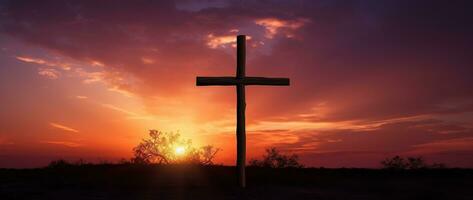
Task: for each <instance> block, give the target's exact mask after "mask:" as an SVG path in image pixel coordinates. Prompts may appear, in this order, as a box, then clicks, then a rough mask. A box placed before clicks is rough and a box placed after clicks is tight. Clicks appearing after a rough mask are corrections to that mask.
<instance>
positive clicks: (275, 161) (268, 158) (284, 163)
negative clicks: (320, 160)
mask: <svg viewBox="0 0 473 200" xmlns="http://www.w3.org/2000/svg"><path fill="white" fill-rule="evenodd" d="M249 163H250V166H255V167H269V168H302V167H304V166H303V165H302V164H300V163H299V157H298V156H297V155H296V154H292V155H284V154H281V153H280V152H279V151H278V150H277V149H276V148H274V147H272V148H268V149H266V154H265V155H263V159H262V160H257V159H252V160H250V162H249Z"/></svg>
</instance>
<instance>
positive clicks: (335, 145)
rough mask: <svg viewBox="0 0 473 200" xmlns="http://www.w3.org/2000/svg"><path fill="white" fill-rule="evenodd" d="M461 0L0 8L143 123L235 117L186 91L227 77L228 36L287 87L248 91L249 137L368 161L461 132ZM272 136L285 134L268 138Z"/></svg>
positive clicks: (230, 95)
mask: <svg viewBox="0 0 473 200" xmlns="http://www.w3.org/2000/svg"><path fill="white" fill-rule="evenodd" d="M181 3H182V2H181ZM268 4H271V6H270V7H268V6H267V5H268ZM471 4H472V3H471V1H457V2H456V3H452V4H450V3H445V2H442V1H429V3H428V4H426V3H425V2H423V1H356V0H355V1H349V2H344V3H340V2H338V1H297V2H296V1H264V2H259V1H247V2H245V3H241V2H237V1H229V2H226V3H224V4H221V5H220V4H219V6H210V7H204V8H201V7H199V8H198V9H185V10H183V9H182V8H180V7H179V5H181V6H182V4H179V3H177V5H176V3H175V2H172V1H154V2H149V1H134V2H133V3H130V2H125V1H123V2H117V3H114V4H109V3H106V2H100V3H97V2H91V1H70V2H69V1H67V2H56V1H41V2H39V1H22V0H18V1H11V2H9V3H8V4H7V5H6V6H4V10H5V12H2V13H4V15H3V17H2V19H1V20H0V24H1V25H0V26H1V31H2V33H4V34H9V35H11V36H12V37H14V38H18V39H20V40H22V41H25V42H26V43H27V44H29V45H32V46H39V47H42V48H44V49H48V50H50V51H51V52H56V53H58V54H59V55H60V56H61V57H63V58H71V59H73V60H75V61H77V62H79V63H87V64H88V65H90V66H91V67H92V68H87V69H85V68H83V67H82V66H80V67H77V66H72V67H71V70H70V71H71V72H72V73H75V74H76V75H77V76H80V77H81V78H82V80H83V82H84V83H85V84H96V83H103V84H105V85H106V86H107V88H108V89H110V90H112V91H118V92H122V93H123V94H125V95H132V96H134V97H138V98H140V100H141V101H142V103H143V105H144V106H145V107H146V111H147V112H149V113H150V114H152V115H159V116H166V117H167V118H168V119H170V120H172V119H177V118H173V117H175V116H177V115H184V116H186V117H188V118H191V119H192V120H194V121H195V122H196V123H200V124H204V123H203V122H205V121H215V122H216V121H218V120H222V119H225V120H227V121H228V119H232V118H231V117H233V112H234V103H235V102H234V101H235V100H234V90H233V89H230V88H213V89H210V88H205V89H204V88H196V87H195V82H194V81H195V76H197V75H209V76H221V75H229V76H231V75H233V74H234V73H235V58H234V54H235V52H234V51H233V50H234V49H233V48H225V47H231V46H232V45H233V44H234V41H235V38H234V35H236V32H235V31H229V30H238V34H247V35H250V36H251V38H252V39H251V40H249V41H248V44H249V45H248V46H253V44H264V45H256V48H248V56H247V71H248V75H254V76H280V77H290V78H291V86H290V87H284V88H282V87H281V88H279V87H278V88H276V87H274V88H273V87H248V89H247V91H248V92H247V98H248V99H247V119H248V127H249V128H251V129H252V130H251V129H249V130H251V131H253V132H255V134H256V135H259V137H263V138H265V137H268V138H269V137H273V138H270V139H268V143H265V144H267V145H268V144H279V143H280V142H281V141H284V139H285V138H290V139H288V140H287V141H290V143H285V144H282V142H281V147H284V148H286V149H290V148H292V149H304V151H305V152H307V153H321V152H338V153H334V154H336V155H337V156H343V155H350V156H354V157H357V156H360V157H364V156H373V155H374V154H376V156H378V157H379V156H380V155H381V154H382V153H383V152H407V151H410V150H412V148H413V147H414V146H415V145H422V144H428V143H432V142H436V141H442V140H453V139H455V138H465V137H470V136H471V134H472V132H471V131H470V127H471V126H472V125H471V118H472V116H471V113H473V93H472V92H471V88H473V79H471V74H473V71H472V70H473V68H471V66H472V64H473V60H472V59H471V57H470V56H468V55H467V54H465V52H472V51H473V50H472V47H473V44H472V40H471V35H473V29H472V28H471V27H472V25H471V20H472V16H471V12H470V11H469V10H468V9H465V8H469V7H471ZM191 7H193V6H191ZM412 16H416V17H412ZM445 16H449V19H448V20H445ZM229 22H231V23H229ZM232 35H233V36H232ZM17 59H18V60H20V61H22V62H29V63H33V64H38V65H41V66H43V67H46V66H48V64H47V63H56V64H55V66H56V65H57V66H60V63H62V62H59V61H58V62H53V61H49V60H48V59H44V58H41V59H39V58H36V57H29V56H21V57H20V56H19V57H17ZM49 65H51V64H49ZM55 66H52V65H51V66H48V68H54V67H55ZM69 66H71V65H69ZM54 69H56V68H54ZM61 72H62V73H65V72H63V71H61ZM105 107H107V108H109V109H113V110H116V111H119V112H122V113H124V114H126V115H128V116H138V115H135V114H136V113H134V112H130V111H128V110H126V109H122V108H120V107H112V106H105ZM228 113H231V114H232V115H229V114H228ZM228 116H231V117H228ZM163 118H164V117H163ZM215 124H217V123H215ZM219 125H220V124H219ZM202 126H204V125H202ZM216 126H217V125H216ZM232 126H233V124H230V125H229V124H225V125H220V126H219V127H220V128H221V130H224V131H227V130H231V129H232V128H233V127H232ZM212 130H215V131H218V130H219V129H218V128H215V127H213V128H212ZM276 130H286V131H280V132H279V133H280V135H273V136H271V135H270V133H269V132H271V131H273V132H274V131H276ZM222 132H223V131H222ZM296 138H297V140H296ZM331 141H332V142H331ZM333 141H337V142H333ZM357 148H358V150H357V151H356V149H357ZM360 149H361V150H360ZM355 151H356V152H358V153H356V152H355ZM373 152H374V153H373ZM376 152H378V153H376ZM376 156H375V157H376ZM338 158H340V157H338Z"/></svg>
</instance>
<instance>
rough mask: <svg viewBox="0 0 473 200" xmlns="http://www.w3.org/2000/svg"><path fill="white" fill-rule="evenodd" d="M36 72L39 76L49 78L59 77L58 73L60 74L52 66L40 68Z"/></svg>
mask: <svg viewBox="0 0 473 200" xmlns="http://www.w3.org/2000/svg"><path fill="white" fill-rule="evenodd" d="M38 74H39V75H41V76H45V77H47V78H49V79H57V78H59V75H60V74H61V72H59V71H57V70H55V69H52V68H40V69H39V70H38Z"/></svg>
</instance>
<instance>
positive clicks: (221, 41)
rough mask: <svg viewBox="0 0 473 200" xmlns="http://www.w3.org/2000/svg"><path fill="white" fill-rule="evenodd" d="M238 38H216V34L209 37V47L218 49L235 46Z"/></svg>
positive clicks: (232, 36) (226, 36) (227, 36)
mask: <svg viewBox="0 0 473 200" xmlns="http://www.w3.org/2000/svg"><path fill="white" fill-rule="evenodd" d="M235 42H236V38H235V36H234V35H224V36H215V35H214V34H209V35H207V46H208V47H210V48H212V49H215V48H218V47H226V46H228V45H231V44H234V43H235Z"/></svg>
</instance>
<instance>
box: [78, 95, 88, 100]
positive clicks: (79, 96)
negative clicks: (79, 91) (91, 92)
mask: <svg viewBox="0 0 473 200" xmlns="http://www.w3.org/2000/svg"><path fill="white" fill-rule="evenodd" d="M76 98H77V99H88V98H89V97H87V96H82V95H77V96H76Z"/></svg>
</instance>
